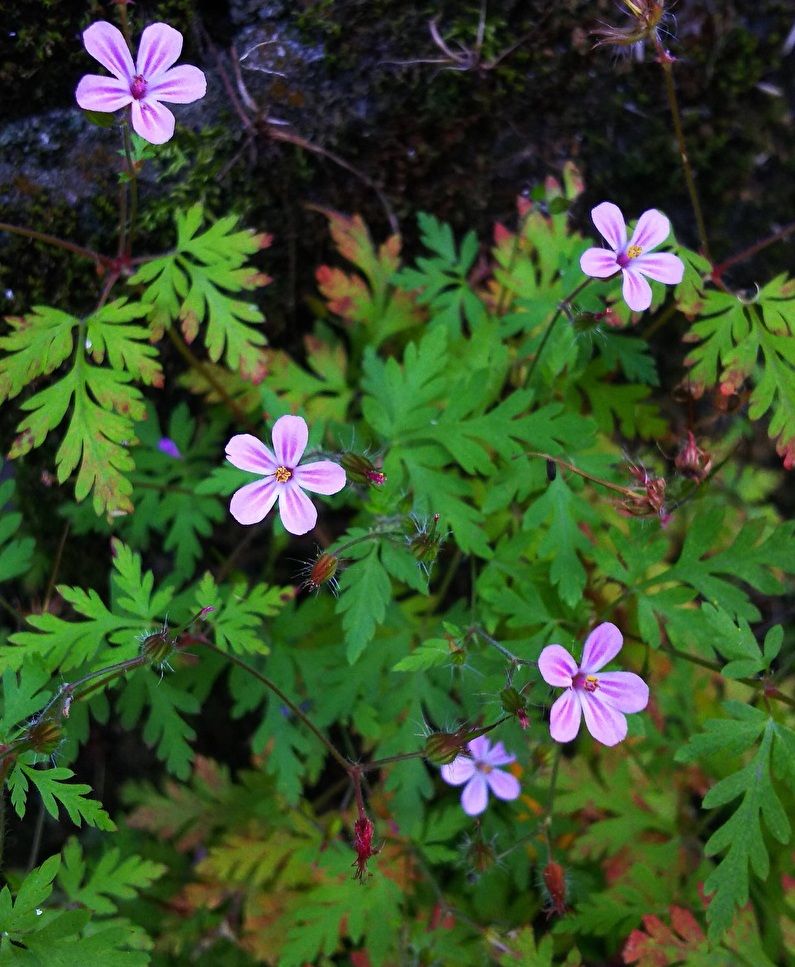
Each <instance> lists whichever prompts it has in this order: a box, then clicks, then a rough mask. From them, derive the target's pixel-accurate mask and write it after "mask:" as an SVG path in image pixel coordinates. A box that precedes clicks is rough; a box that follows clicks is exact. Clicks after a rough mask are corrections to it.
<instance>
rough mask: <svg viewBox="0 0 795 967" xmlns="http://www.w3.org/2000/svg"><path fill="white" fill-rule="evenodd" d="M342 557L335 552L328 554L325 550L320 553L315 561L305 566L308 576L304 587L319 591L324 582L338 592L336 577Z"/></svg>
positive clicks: (305, 572)
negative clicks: (336, 555) (334, 553)
mask: <svg viewBox="0 0 795 967" xmlns="http://www.w3.org/2000/svg"><path fill="white" fill-rule="evenodd" d="M339 563H340V559H339V558H338V557H335V556H334V555H333V554H326V553H325V551H324V552H323V553H322V554H320V555H319V557H318V558H317V560H316V561H315V562H314V563H309V564H307V565H306V567H305V568H304V571H303V573H304V574H305V575H306V578H305V580H304V583H303V585H302V586H303V587H304V588H306V590H307V591H317V590H318V589H319V588H322V587H323V585H324V584H328V586H329V587H330V588H331V590H332V591H334V592H335V593H336V590H337V579H336V577H335V575H336V573H337V568H338V567H339Z"/></svg>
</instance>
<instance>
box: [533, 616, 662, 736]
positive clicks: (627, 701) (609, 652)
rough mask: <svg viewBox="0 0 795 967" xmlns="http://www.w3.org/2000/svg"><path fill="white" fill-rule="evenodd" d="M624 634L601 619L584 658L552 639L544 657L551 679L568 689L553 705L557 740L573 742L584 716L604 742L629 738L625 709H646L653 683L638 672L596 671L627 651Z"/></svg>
mask: <svg viewBox="0 0 795 967" xmlns="http://www.w3.org/2000/svg"><path fill="white" fill-rule="evenodd" d="M623 644H624V639H623V637H622V635H621V632H620V631H619V630H618V628H616V626H615V625H614V624H611V623H610V622H609V621H605V622H604V623H603V624H600V625H597V626H596V627H595V628H594V630H593V631H592V632H591V633H590V635H588V637H587V638H586V640H585V647H584V648H583V652H582V659H581V661H580V664H579V665H578V664H577V662H576V661H575V660H574V659H573V658H572V656H571V655H570V654H569V652H568V651H567V650H566V649H565V648H564V647H563V646H562V645H547V647H546V648H544V650H543V651H542V652H541V654H540V655H539V658H538V670H539V671H540V672H541V675H542V677H543V679H544V681H545V682H547V684H549V685H554V686H555V687H557V688H565V689H566V691H565V692H564V693H563V694H562V695H561V696H560V698H558V699H557V701H556V702H555V704H554V705H553V706H552V711H551V713H550V719H549V731H550V733H551V735H552V738H553V739H554V740H555V741H556V742H571V740H572V739H574V738H575V737H576V735H577V733H578V732H579V730H580V718H581V717H582V716H583V715H584V716H585V724H586V726H587V727H588V731H589V732H590V733H591V735H592V736H593V737H594V738H595V739H596V740H597V741H598V742H601V743H603V744H604V745H616V744H617V743H619V742H621V740H622V739H625V738H626V735H627V720H626V718H625V717H624V713H625V712H640V711H641V710H642V709H644V708H646V705H647V703H648V701H649V686H648V685H647V684H646V683H645V682H644V681H643V679H642V678H641V677H640V676H639V675H635V674H634V673H633V672H604V673H601V674H599V675H597V674H596V672H598V671H599V670H600V669H601V668H603V667H604V666H605V665H606V664H607V663H608V662H609V661H612V660H613V659H614V658H615V657H616V655H617V654H618V653H619V652H620V651H621V647H622V645H623Z"/></svg>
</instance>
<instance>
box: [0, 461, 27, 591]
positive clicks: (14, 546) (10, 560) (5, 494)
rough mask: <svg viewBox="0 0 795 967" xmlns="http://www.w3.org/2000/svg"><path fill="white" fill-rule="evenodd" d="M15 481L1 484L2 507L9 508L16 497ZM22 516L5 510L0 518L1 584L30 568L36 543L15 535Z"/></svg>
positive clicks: (13, 511) (16, 512)
mask: <svg viewBox="0 0 795 967" xmlns="http://www.w3.org/2000/svg"><path fill="white" fill-rule="evenodd" d="M14 489H15V488H14V481H13V480H4V481H3V483H1V484H0V507H4V508H8V505H9V504H10V503H11V501H12V499H13V497H14ZM21 523H22V515H21V514H20V513H19V512H18V511H15V510H11V511H10V510H8V509H6V510H4V511H3V516H2V518H0V584H2V582H3V581H10V580H11V578H15V577H18V576H19V575H20V574H25V572H26V571H27V570H28V568H29V567H30V561H31V557H32V556H33V548H34V546H35V542H34V540H33V538H32V537H18V538H15V537H14V536H13V535H15V534H16V533H17V531H18V530H19V525H20V524H21Z"/></svg>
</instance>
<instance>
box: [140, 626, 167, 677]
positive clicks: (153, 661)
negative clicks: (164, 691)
mask: <svg viewBox="0 0 795 967" xmlns="http://www.w3.org/2000/svg"><path fill="white" fill-rule="evenodd" d="M173 651H174V642H173V641H172V640H171V638H170V636H169V633H168V625H163V627H162V628H161V629H160V630H159V631H154V632H152V634H150V635H146V636H145V637H144V639H143V641H142V642H141V654H142V655H144V656H145V657H146V658H147V659H148V661H149V663H150V665H154V666H155V667H156V668H162V666H163V665H165V664H166V663H167V662H168V659H169V657H170V655H171V653H172V652H173Z"/></svg>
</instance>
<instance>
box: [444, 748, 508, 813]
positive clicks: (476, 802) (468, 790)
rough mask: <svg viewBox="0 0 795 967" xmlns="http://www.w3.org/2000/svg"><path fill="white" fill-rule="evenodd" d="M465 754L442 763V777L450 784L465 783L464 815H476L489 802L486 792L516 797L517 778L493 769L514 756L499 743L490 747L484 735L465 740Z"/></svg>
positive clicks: (504, 796)
mask: <svg viewBox="0 0 795 967" xmlns="http://www.w3.org/2000/svg"><path fill="white" fill-rule="evenodd" d="M467 749H468V750H469V755H459V756H456V758H455V759H453V761H452V762H450V763H449V764H448V765H446V766H442V779H444V781H445V782H447V783H449V784H450V785H451V786H460V785H462V784H463V783H466V785H465V786H464V791H463V792H462V794H461V806H462V807H463V809H464V812H465V813H466V814H467V816H479V815H480V814H481V813H482V812H483V811H484V810H485V808H486V806H487V805H488V802H489V791H491V792H492V793H493V794H494V795H495V796H496V797H497V798H498V799H516V798H517V797H518V795H519V792H520V787H519V780H518V779H517V778H516V776H514V775H511V773H510V772H505V770H504V769H499V768H497V767H498V766H507V765H509V764H510V763H511V762H516V756H515V755H510V753H508V752H506V751H505V746H504V745H503V744H502V742H498V743H497V744H496V745H495V746H494V748H492V746H491V743H490V742H489V740H488V739H487V738H486V736H485V735H481V736H479V737H478V738H477V739H472V741H471V742H469V743H467Z"/></svg>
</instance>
